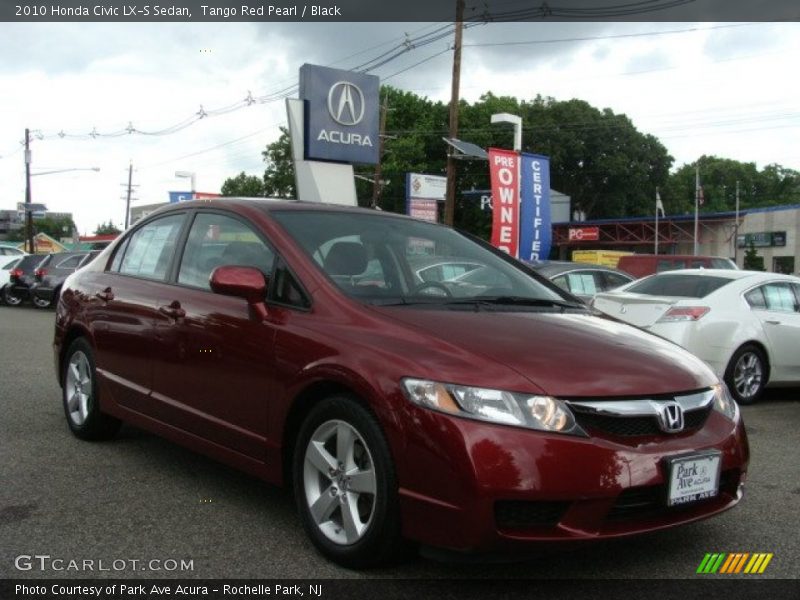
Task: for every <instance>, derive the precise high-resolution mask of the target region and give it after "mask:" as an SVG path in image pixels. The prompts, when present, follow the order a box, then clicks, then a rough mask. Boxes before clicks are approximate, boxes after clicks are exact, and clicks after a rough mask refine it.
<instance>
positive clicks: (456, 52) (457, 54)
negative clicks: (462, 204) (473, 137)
mask: <svg viewBox="0 0 800 600" xmlns="http://www.w3.org/2000/svg"><path fill="white" fill-rule="evenodd" d="M463 30H464V0H456V38H455V43H454V45H453V86H452V89H451V92H450V139H453V138H455V137H458V100H459V96H460V93H459V88H460V85H461V36H462V33H463ZM455 209H456V161H455V158H453V152H452V149H451V150H449V151H448V154H447V196H446V197H445V201H444V223H445V225H449V226H451V227H452V226H453V222H454V220H455V219H454V217H455Z"/></svg>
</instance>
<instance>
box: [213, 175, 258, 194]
mask: <svg viewBox="0 0 800 600" xmlns="http://www.w3.org/2000/svg"><path fill="white" fill-rule="evenodd" d="M220 191H221V193H222V195H223V196H246V197H259V196H265V195H266V188H265V186H264V180H263V179H260V178H258V177H256V176H255V175H247V174H246V173H245V172H244V171H242V172H241V173H239V174H238V175H237V176H236V177H229V178H228V179H226V180H225V182H224V183H223V184H222V189H221V190H220Z"/></svg>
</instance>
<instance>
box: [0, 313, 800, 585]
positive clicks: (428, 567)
mask: <svg viewBox="0 0 800 600" xmlns="http://www.w3.org/2000/svg"><path fill="white" fill-rule="evenodd" d="M52 323H53V312H52V311H38V310H35V309H33V308H30V307H20V308H11V307H6V306H0V373H2V380H0V457H2V460H0V578H42V577H106V576H107V577H125V578H127V577H148V578H153V577H159V578H164V577H185V576H188V577H192V578H350V577H359V578H362V577H379V578H426V579H439V578H471V577H481V578H484V577H486V578H499V579H509V578H557V579H561V578H570V579H572V578H592V579H598V578H622V579H632V578H691V577H698V576H697V575H695V571H696V569H697V567H698V565H699V563H700V561H701V560H702V559H703V557H704V555H705V554H706V553H707V552H751V553H752V552H771V553H774V558H773V559H772V562H771V563H770V564H769V567H768V568H767V570H766V572H765V573H764V574H763V575H761V576H759V577H771V578H798V577H799V576H800V536H798V535H797V530H798V518H799V517H800V510H798V508H800V444H798V440H800V436H799V435H798V431H800V389H798V388H793V389H784V390H778V391H771V392H770V393H769V394H768V395H767V397H766V398H765V399H764V400H763V401H762V402H761V403H760V404H758V405H755V406H752V407H745V408H744V410H743V412H744V417H745V422H746V424H747V428H748V433H749V435H750V444H751V451H752V459H751V463H750V473H749V477H748V481H747V488H746V490H747V493H746V496H745V499H744V500H743V501H742V503H741V504H740V505H739V506H738V507H737V508H735V509H734V510H732V511H729V512H727V513H725V514H724V515H721V516H718V517H716V518H714V519H711V520H708V521H704V522H700V523H695V524H692V525H688V526H684V527H681V528H677V529H673V530H670V531H666V532H661V533H658V534H653V535H648V536H644V537H639V538H634V539H629V540H620V541H615V542H610V543H609V542H605V543H599V544H595V545H591V546H589V547H584V548H582V549H580V550H577V551H571V552H562V553H554V554H545V555H543V556H539V557H537V558H536V559H534V560H527V561H525V562H516V563H493V562H492V563H489V562H486V561H480V562H478V563H477V564H479V565H480V566H479V567H477V568H476V565H475V564H464V563H460V564H453V563H446V562H441V561H437V560H431V559H428V558H421V557H411V558H409V559H408V560H406V561H405V562H403V563H401V564H398V565H395V566H393V567H391V568H385V569H380V570H373V571H368V572H366V573H356V572H352V571H348V570H345V569H342V568H340V567H337V566H335V565H333V564H331V563H329V562H327V561H326V560H324V559H323V558H321V557H320V556H318V555H317V554H316V552H315V551H314V549H313V548H312V546H311V544H310V542H308V541H307V540H306V537H305V535H304V533H303V531H302V529H301V526H300V523H299V520H298V519H297V517H296V515H295V513H294V508H293V505H292V502H291V498H290V496H289V494H288V493H286V492H284V491H283V490H281V489H278V488H275V487H272V486H270V485H267V484H265V483H262V482H260V481H258V480H256V479H253V478H252V477H249V476H247V475H244V474H242V473H239V472H237V471H235V470H233V469H230V468H228V467H226V466H224V465H220V464H218V463H216V462H214V461H212V460H210V459H207V458H205V457H202V456H198V455H196V454H193V453H191V452H189V451H187V450H184V449H182V448H180V447H178V446H175V445H173V444H171V443H169V442H166V441H163V440H161V439H159V438H157V437H155V436H153V435H150V434H148V433H145V432H142V431H140V430H137V429H133V428H131V427H125V428H123V430H122V432H121V435H120V436H119V437H118V439H117V440H115V441H112V442H105V443H87V442H81V441H79V440H77V439H76V438H74V437H73V436H72V435H71V434H70V432H69V430H68V428H67V425H66V423H65V420H64V414H63V410H62V407H61V400H60V389H59V387H58V385H57V384H56V380H55V376H54V373H53V365H52V353H51V346H50V344H51V339H52V333H53V328H52ZM27 555H30V556H34V555H39V556H41V555H49V556H50V557H51V558H50V559H47V560H46V561H45V560H44V559H38V560H34V561H31V563H26V562H25V561H23V562H22V563H21V566H22V567H23V568H24V567H25V566H26V564H30V565H31V568H30V569H29V570H20V569H19V568H18V567H19V566H20V563H19V560H17V557H19V556H27ZM53 559H63V560H64V564H68V561H70V560H78V561H83V560H93V561H97V562H95V563H94V564H95V565H98V564H99V561H101V560H102V561H104V563H105V564H106V565H110V564H112V561H125V562H124V564H125V568H124V569H121V570H114V571H111V572H98V571H95V572H75V571H69V570H63V571H62V570H54V569H53V564H52V563H51V562H50V561H52V560H53ZM133 561H138V562H136V563H134V562H133ZM150 561H159V562H157V563H150ZM169 561H174V562H175V563H177V565H180V563H181V561H184V562H188V561H191V566H192V569H191V570H189V571H181V570H180V569H179V568H177V569H175V570H172V569H171V567H172V566H173V563H172V562H169ZM42 563H45V565H44V568H40V567H41V566H42ZM56 564H61V563H56ZM116 564H117V565H122V564H123V563H120V562H118V563H116ZM143 564H147V565H149V567H148V568H145V567H143V566H142V565H143ZM154 566H155V567H160V570H158V569H156V568H150V567H154ZM167 567H170V570H166V569H167Z"/></svg>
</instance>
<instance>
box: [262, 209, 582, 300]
mask: <svg viewBox="0 0 800 600" xmlns="http://www.w3.org/2000/svg"><path fill="white" fill-rule="evenodd" d="M271 214H272V216H273V217H274V218H275V220H276V221H278V223H280V224H281V225H282V226H283V227H284V228H285V229H286V230H287V231H288V232H289V234H290V235H291V236H292V237H293V238H294V239H295V240H296V241H297V243H298V244H299V245H300V246H302V247H303V249H304V250H305V251H306V252H307V253H308V255H309V256H311V258H312V259H313V260H314V261H315V262H316V264H317V265H318V266H319V268H320V269H322V270H323V271H324V272H325V273H326V274H327V275H328V277H329V278H330V279H331V280H332V281H333V282H334V283H335V284H336V285H337V286H338V287H339V289H341V290H342V291H343V292H344V293H345V294H347V295H348V296H351V297H355V298H358V299H359V300H362V301H364V302H369V303H374V304H383V305H387V304H419V303H424V304H443V305H447V304H451V305H457V304H462V303H466V302H470V301H473V300H474V301H481V302H496V303H498V304H507V305H513V306H524V305H526V303H530V304H531V305H536V306H544V305H558V306H561V305H562V304H566V305H571V304H572V303H573V302H575V300H574V299H573V298H572V297H571V296H569V295H567V294H563V295H562V294H560V293H559V292H558V291H556V290H555V289H554V288H551V287H549V286H548V285H546V284H544V283H541V282H539V281H537V280H536V279H534V278H533V276H531V275H529V274H528V273H526V272H525V271H523V270H521V269H520V268H518V267H516V266H514V265H513V264H511V262H510V261H506V260H505V259H504V258H501V257H500V256H497V255H496V254H494V253H493V252H492V251H491V250H489V249H487V248H486V247H484V246H482V245H480V244H478V243H476V242H475V241H473V240H471V239H470V238H468V237H467V236H465V235H462V234H460V233H458V232H456V231H454V230H452V229H449V228H446V227H442V226H439V225H433V224H430V223H423V222H419V221H414V220H411V219H405V218H398V217H392V216H388V215H382V214H380V213H377V212H376V213H346V212H333V211H331V212H322V211H297V210H292V211H288V210H287V211H280V210H273V211H271Z"/></svg>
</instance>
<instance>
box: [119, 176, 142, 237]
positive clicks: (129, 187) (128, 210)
mask: <svg viewBox="0 0 800 600" xmlns="http://www.w3.org/2000/svg"><path fill="white" fill-rule="evenodd" d="M120 185H121V186H123V187H125V184H124V183H120ZM135 187H139V186H138V185H133V161H130V162H129V163H128V184H127V191H126V193H125V195H124V196H122V199H123V200H125V228H124V229H128V226H129V225H130V218H131V200H136V198H133V197H132V194H133V188H135Z"/></svg>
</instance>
